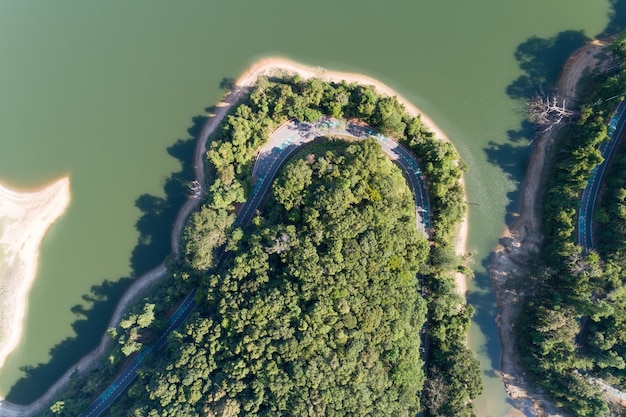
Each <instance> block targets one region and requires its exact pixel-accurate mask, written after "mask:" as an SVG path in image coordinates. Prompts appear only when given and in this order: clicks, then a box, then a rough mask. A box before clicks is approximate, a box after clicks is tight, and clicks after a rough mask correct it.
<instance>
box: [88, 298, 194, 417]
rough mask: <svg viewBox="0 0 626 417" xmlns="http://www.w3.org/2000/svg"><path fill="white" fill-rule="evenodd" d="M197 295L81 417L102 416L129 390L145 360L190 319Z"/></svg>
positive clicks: (179, 309) (180, 308)
mask: <svg viewBox="0 0 626 417" xmlns="http://www.w3.org/2000/svg"><path fill="white" fill-rule="evenodd" d="M195 295H196V290H195V289H194V290H193V291H191V292H190V293H189V294H188V295H187V297H185V299H184V300H183V302H182V303H181V305H180V306H179V307H178V309H177V310H176V312H175V313H174V315H173V316H172V317H171V318H170V320H169V322H168V325H167V329H165V331H164V332H163V334H161V337H159V340H157V342H156V343H155V344H154V345H153V346H148V347H146V348H145V349H143V350H142V351H141V353H139V355H137V357H136V358H135V359H133V361H132V362H131V363H130V364H129V365H127V366H126V368H125V369H124V370H123V371H122V373H121V374H119V375H118V377H117V378H115V381H113V383H112V384H111V385H110V386H109V388H108V389H107V390H106V391H105V392H104V393H102V394H101V395H100V397H98V399H97V400H96V401H94V402H93V403H92V404H91V405H90V406H89V408H88V409H87V411H85V412H84V413H82V414H81V415H80V416H79V417H97V416H99V415H101V414H102V413H103V412H104V411H105V410H106V409H107V408H109V407H110V406H111V404H113V402H114V401H115V400H116V399H117V398H118V397H119V396H120V395H121V394H122V393H123V392H124V391H126V388H128V386H129V385H130V384H131V383H132V382H133V381H134V380H135V378H136V377H137V370H138V369H139V367H140V366H141V362H142V361H143V358H144V357H146V355H148V354H149V353H150V352H153V351H155V352H156V351H158V350H160V349H161V348H162V347H163V346H165V343H166V342H167V338H168V337H169V335H170V334H171V333H172V331H174V330H175V329H177V328H178V327H179V326H180V325H181V324H182V323H183V322H184V321H185V320H186V319H187V318H188V317H189V315H190V314H191V312H192V311H193V310H194V308H195V306H196V303H195V302H194V296H195Z"/></svg>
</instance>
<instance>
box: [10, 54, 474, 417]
mask: <svg viewBox="0 0 626 417" xmlns="http://www.w3.org/2000/svg"><path fill="white" fill-rule="evenodd" d="M278 71H284V72H289V73H298V74H299V75H300V76H301V77H302V78H310V77H319V78H321V79H322V80H326V81H335V82H341V81H343V80H345V81H347V82H349V83H352V82H356V83H359V84H365V85H373V86H374V87H375V88H376V90H377V91H378V92H380V93H382V94H385V95H389V96H396V97H397V99H398V101H399V102H400V103H402V104H403V105H404V106H405V108H406V109H407V112H408V113H409V114H410V115H411V116H418V115H419V116H420V118H421V120H422V123H424V125H425V126H427V127H428V129H429V130H430V131H432V132H433V133H435V135H436V137H437V138H438V139H440V140H444V141H448V142H449V139H448V137H447V136H446V135H445V134H444V133H443V131H442V130H441V129H439V127H438V126H437V125H435V123H434V122H433V121H432V120H431V119H430V118H428V117H427V116H426V115H425V114H424V113H422V112H421V111H420V110H419V109H418V108H417V107H415V106H414V105H413V104H411V102H409V101H408V100H407V99H405V98H404V97H402V96H401V95H399V94H398V93H396V92H395V91H394V90H392V89H391V88H390V87H388V86H387V85H385V84H383V83H381V82H379V81H377V80H375V79H374V78H371V77H368V76H365V75H360V74H354V73H344V72H336V71H326V70H324V69H322V68H314V67H307V66H304V65H301V64H298V63H296V62H293V61H290V60H288V59H285V58H280V57H273V58H264V59H261V60H259V61H256V62H255V63H253V64H252V65H251V66H250V67H249V68H248V69H247V70H245V71H244V72H243V74H242V75H241V76H240V77H239V78H238V79H237V80H236V81H235V83H234V86H233V89H232V90H231V91H230V92H228V93H227V94H226V95H225V96H224V97H223V98H222V100H221V101H220V102H219V103H218V104H217V105H216V106H215V111H214V113H213V114H210V115H207V116H209V119H208V120H207V122H206V124H205V125H204V127H203V128H202V131H201V133H200V135H199V136H198V142H197V144H196V150H195V154H194V173H195V176H196V179H197V181H198V182H199V183H200V185H201V192H202V193H204V192H205V190H206V184H205V173H204V158H205V152H206V144H207V141H208V138H209V136H210V135H211V134H212V133H213V132H214V131H215V129H216V128H217V127H218V126H219V125H220V122H221V121H222V119H223V118H224V117H225V116H226V114H227V113H228V111H229V110H230V107H231V106H233V105H235V104H236V103H237V102H239V100H240V98H241V97H242V96H243V95H245V93H246V92H247V91H248V88H249V87H251V86H253V85H254V83H255V82H256V79H257V78H258V76H260V75H267V74H272V73H276V72H278ZM0 198H1V196H0ZM199 201H200V199H194V198H190V199H188V200H187V202H186V203H185V204H184V205H183V207H182V208H181V210H180V211H179V213H178V216H177V218H176V221H175V223H174V227H173V230H172V235H171V240H172V241H171V244H172V251H173V253H174V254H175V255H176V256H178V253H179V248H178V239H179V236H180V231H181V230H182V227H183V226H184V223H185V221H186V219H187V217H188V215H189V214H190V213H191V212H192V211H193V209H194V208H195V207H196V206H197V204H198V203H199ZM467 231H468V222H467V217H466V219H465V221H464V222H463V223H462V225H461V226H460V228H459V235H458V236H457V240H456V242H455V243H456V244H455V247H456V250H457V253H459V254H465V253H466V242H467ZM165 276H166V269H165V266H164V265H163V264H161V265H159V266H158V267H157V268H155V269H154V270H153V271H150V272H148V273H147V274H145V275H144V276H142V277H139V278H137V279H136V280H135V282H134V283H133V285H132V286H131V287H130V288H129V289H128V290H127V292H126V293H125V294H124V296H123V297H122V299H121V300H120V302H119V304H118V306H117V307H116V310H115V312H114V314H113V317H112V318H111V320H110V322H109V326H108V327H115V326H116V325H117V324H118V323H119V320H120V319H121V317H122V315H123V313H124V311H126V310H127V309H128V308H129V307H130V306H131V304H132V302H133V300H134V299H135V298H136V296H137V295H138V294H140V293H141V291H143V290H145V289H146V288H148V287H150V286H152V285H154V284H156V283H157V282H159V281H160V280H161V279H163V277H165ZM456 283H457V290H458V291H459V293H460V294H461V295H464V294H465V291H466V279H465V276H464V275H462V274H457V276H456ZM110 340H111V339H110V338H109V337H108V336H107V335H106V334H105V335H104V336H103V337H102V339H101V342H100V345H99V346H98V347H97V348H96V349H94V350H93V351H92V352H90V353H89V354H88V355H87V356H85V357H83V358H82V359H81V360H80V361H79V362H77V364H76V365H74V366H72V368H70V369H68V370H67V372H66V373H65V374H64V375H63V376H62V377H61V378H60V379H59V380H58V381H57V382H56V383H55V384H54V385H53V386H52V387H50V389H49V390H48V391H47V392H46V393H45V394H44V395H43V396H42V397H40V398H39V399H38V400H36V401H34V402H33V403H31V404H29V405H27V406H22V405H17V404H12V403H9V402H7V401H0V416H2V417H5V416H7V417H9V416H10V417H13V416H28V415H34V414H36V413H38V412H40V411H41V410H42V409H43V408H44V407H45V406H46V405H48V404H49V403H50V402H51V401H53V398H54V396H55V395H56V394H57V393H58V392H60V391H61V390H62V389H64V387H65V385H66V383H67V382H68V381H69V378H70V376H71V375H72V374H73V373H74V372H75V371H76V372H79V373H80V372H85V371H87V370H90V369H93V367H94V366H96V364H97V363H98V361H99V360H100V359H101V357H102V355H103V354H104V352H105V350H106V347H107V345H108V343H109V342H110Z"/></svg>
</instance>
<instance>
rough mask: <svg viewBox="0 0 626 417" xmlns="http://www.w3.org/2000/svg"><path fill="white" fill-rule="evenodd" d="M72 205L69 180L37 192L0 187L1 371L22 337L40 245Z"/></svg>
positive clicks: (60, 180)
mask: <svg viewBox="0 0 626 417" xmlns="http://www.w3.org/2000/svg"><path fill="white" fill-rule="evenodd" d="M69 203H70V180H69V177H64V178H61V179H59V180H57V181H55V182H54V183H52V184H50V185H48V186H46V187H44V188H42V189H40V190H39V191H35V192H18V191H14V190H12V189H9V188H7V187H5V186H3V185H1V184H0V252H1V254H2V256H1V258H0V368H2V366H3V365H4V362H5V361H6V359H7V357H8V356H9V354H10V353H11V352H12V351H13V350H14V349H15V348H16V346H17V344H18V343H19V340H20V337H21V335H22V324H23V323H22V322H23V320H24V315H25V313H26V307H27V299H28V294H29V292H30V289H31V287H32V284H33V282H34V280H35V276H36V273H37V261H38V258H39V246H40V244H41V241H42V240H43V237H44V235H45V234H46V231H47V230H48V229H49V227H50V226H51V225H52V224H53V223H54V222H55V221H56V220H57V219H58V218H59V217H60V216H61V215H62V214H63V212H64V211H65V209H66V208H67V207H68V205H69ZM8 312H11V313H8Z"/></svg>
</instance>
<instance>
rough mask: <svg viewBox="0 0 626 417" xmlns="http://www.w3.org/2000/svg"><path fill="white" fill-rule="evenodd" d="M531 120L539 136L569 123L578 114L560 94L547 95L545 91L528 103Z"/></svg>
mask: <svg viewBox="0 0 626 417" xmlns="http://www.w3.org/2000/svg"><path fill="white" fill-rule="evenodd" d="M528 112H529V116H530V120H531V121H532V122H533V123H534V124H535V126H536V128H537V132H538V133H539V134H543V133H546V132H548V131H550V130H552V129H554V128H555V127H558V126H559V125H561V124H564V123H567V122H568V121H569V120H570V119H571V118H572V117H574V116H576V115H577V112H576V111H574V110H571V109H568V108H567V106H566V105H565V98H561V97H560V96H559V95H558V94H555V93H552V94H545V93H544V92H543V91H540V92H539V93H537V94H535V96H534V97H533V98H531V99H530V100H529V101H528Z"/></svg>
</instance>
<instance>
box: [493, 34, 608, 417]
mask: <svg viewBox="0 0 626 417" xmlns="http://www.w3.org/2000/svg"><path fill="white" fill-rule="evenodd" d="M605 46H606V44H605V43H603V42H600V41H593V42H591V43H589V44H588V45H586V46H584V47H583V48H581V49H579V50H578V51H576V53H574V54H573V55H572V56H571V57H570V58H569V59H568V61H567V62H566V64H565V66H564V68H563V72H562V74H561V77H560V79H559V83H558V90H559V91H558V92H559V94H560V95H561V96H562V97H564V98H566V106H567V107H572V106H574V103H575V100H576V96H577V91H576V90H577V85H578V82H579V81H580V79H581V77H582V76H583V75H584V74H585V73H586V72H587V71H590V70H591V69H593V68H594V67H595V66H596V65H597V64H598V63H599V59H598V58H597V55H598V54H599V53H600V52H601V51H603V49H604V47H605ZM557 134H558V132H557V131H551V132H548V133H547V134H545V135H543V136H541V137H540V138H538V139H537V140H536V146H535V149H534V151H533V154H532V157H531V160H530V163H529V165H528V168H527V170H526V177H525V179H524V185H523V189H522V196H521V208H520V215H519V217H518V218H517V219H516V220H515V222H514V223H513V224H512V225H511V228H510V229H506V230H505V231H504V234H503V236H502V238H501V240H500V245H499V246H498V247H497V248H496V250H495V254H494V256H493V259H492V263H491V265H490V274H491V279H492V283H493V288H494V293H495V296H496V301H497V302H498V307H499V314H498V316H497V317H496V323H497V325H498V330H499V333H500V342H501V345H502V364H501V366H502V368H501V372H502V373H501V378H502V380H503V382H504V385H505V388H506V391H507V393H508V394H509V396H510V397H511V399H513V400H514V403H515V404H516V406H517V407H518V408H519V409H520V410H523V412H524V413H525V414H526V415H531V416H532V415H536V416H548V415H561V414H559V413H560V411H559V410H558V409H557V408H556V407H555V406H554V404H553V403H552V402H551V401H550V400H548V399H547V398H546V397H545V396H544V395H542V394H541V393H539V392H536V391H533V390H532V388H531V385H530V384H529V383H528V381H527V380H526V378H525V376H524V375H525V374H524V372H523V370H522V368H521V366H520V361H519V354H518V352H517V349H516V346H515V333H514V328H513V326H514V320H515V318H516V316H517V314H518V309H519V302H520V299H521V297H523V296H524V294H523V293H522V292H521V290H520V288H519V287H518V283H519V282H520V280H521V279H523V278H524V277H525V276H527V275H528V273H529V271H528V266H527V265H528V262H529V259H531V258H532V256H533V255H535V254H536V253H537V252H538V251H539V248H540V245H541V242H542V240H543V235H542V231H541V208H540V204H539V203H540V201H538V199H537V196H539V195H540V194H539V193H540V191H541V186H542V179H543V178H544V177H545V175H546V172H545V170H546V162H547V161H548V159H549V155H550V152H551V148H552V145H553V143H554V141H555V138H556V135H557ZM511 415H513V414H511Z"/></svg>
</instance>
